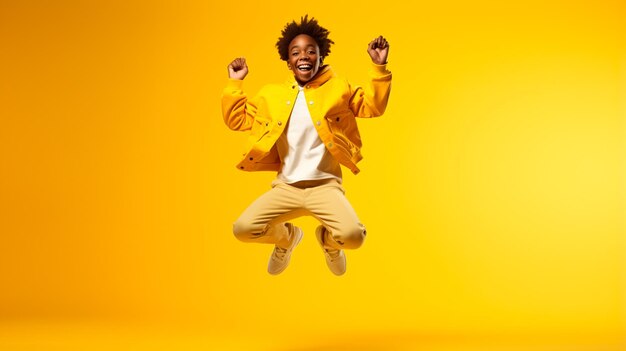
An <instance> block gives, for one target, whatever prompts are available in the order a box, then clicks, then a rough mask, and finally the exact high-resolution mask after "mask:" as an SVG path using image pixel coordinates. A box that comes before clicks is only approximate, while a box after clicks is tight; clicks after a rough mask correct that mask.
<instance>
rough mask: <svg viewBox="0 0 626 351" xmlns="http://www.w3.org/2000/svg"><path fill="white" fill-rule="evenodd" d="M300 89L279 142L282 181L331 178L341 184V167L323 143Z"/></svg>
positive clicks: (302, 91) (302, 90)
mask: <svg viewBox="0 0 626 351" xmlns="http://www.w3.org/2000/svg"><path fill="white" fill-rule="evenodd" d="M298 88H299V92H298V96H297V98H296V102H295V103H294V106H293V110H292V111H291V117H290V118H289V122H288V124H287V127H286V128H285V130H284V131H283V134H282V135H281V136H280V137H279V138H278V141H277V142H276V147H277V148H278V155H279V156H280V159H281V162H282V165H281V169H280V170H279V171H278V178H279V179H281V180H283V181H285V182H286V183H295V182H298V181H301V180H317V179H327V178H335V179H337V180H339V181H340V182H341V166H340V165H339V162H338V161H337V160H336V159H335V158H334V157H333V155H332V154H331V153H330V152H329V151H328V150H327V149H326V146H325V145H324V143H323V142H322V140H321V139H320V137H319V134H318V133H317V130H316V129H315V126H314V125H313V121H312V120H311V114H310V113H309V108H308V107H307V103H306V98H305V97H304V89H303V88H302V87H298Z"/></svg>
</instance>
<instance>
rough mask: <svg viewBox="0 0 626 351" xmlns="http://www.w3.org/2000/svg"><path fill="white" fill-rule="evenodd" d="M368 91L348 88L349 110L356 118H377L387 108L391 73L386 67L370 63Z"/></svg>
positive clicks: (359, 88)
mask: <svg viewBox="0 0 626 351" xmlns="http://www.w3.org/2000/svg"><path fill="white" fill-rule="evenodd" d="M370 77H371V81H370V87H369V89H363V88H361V87H358V86H357V87H350V109H351V110H352V112H353V113H354V115H355V116H356V117H364V118H369V117H379V116H381V115H382V114H383V113H384V112H385V109H386V108H387V100H389V92H390V91H391V72H390V71H388V70H387V65H377V64H374V63H372V66H371V73H370Z"/></svg>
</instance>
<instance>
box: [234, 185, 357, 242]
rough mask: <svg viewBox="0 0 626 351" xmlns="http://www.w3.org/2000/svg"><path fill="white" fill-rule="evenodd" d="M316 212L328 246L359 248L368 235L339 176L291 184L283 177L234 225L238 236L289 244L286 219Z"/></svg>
mask: <svg viewBox="0 0 626 351" xmlns="http://www.w3.org/2000/svg"><path fill="white" fill-rule="evenodd" d="M307 215H309V216H313V217H315V218H317V219H318V220H319V221H320V222H321V223H322V225H323V226H324V234H323V242H324V246H325V247H326V248H333V249H356V248H358V247H359V246H361V244H363V240H364V239H365V234H366V232H365V226H364V225H363V224H361V222H360V221H359V218H358V217H357V215H356V213H355V212H354V209H353V208H352V205H350V203H349V202H348V199H346V196H345V190H344V188H343V186H341V184H340V183H339V182H338V181H337V180H335V179H323V180H316V181H302V182H298V183H294V184H291V185H290V184H287V183H285V182H283V181H281V180H279V179H276V180H274V181H273V182H272V189H271V190H269V191H267V192H266V193H264V194H263V195H261V196H260V197H259V198H257V199H256V200H255V201H254V202H253V203H252V204H251V205H250V206H248V208H247V209H246V210H245V211H244V212H243V213H242V214H241V216H239V218H238V219H237V221H236V222H235V224H234V225H233V233H234V234H235V236H236V237H237V239H239V240H241V241H245V242H257V243H268V244H276V245H278V246H281V247H286V246H287V243H288V242H289V235H290V233H289V231H288V229H287V226H285V222H287V221H288V220H290V219H293V218H296V217H300V216H307Z"/></svg>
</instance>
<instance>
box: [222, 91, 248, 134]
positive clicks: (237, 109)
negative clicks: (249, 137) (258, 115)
mask: <svg viewBox="0 0 626 351" xmlns="http://www.w3.org/2000/svg"><path fill="white" fill-rule="evenodd" d="M253 114H254V106H253V105H252V104H249V103H248V97H247V96H246V94H245V93H244V92H243V80H238V79H229V80H228V83H227V85H226V87H225V88H224V91H223V93H222V117H223V118H224V123H226V125H227V126H228V128H230V129H232V130H238V131H244V130H249V129H250V128H251V127H252V121H253V119H254V118H253V117H252V116H253Z"/></svg>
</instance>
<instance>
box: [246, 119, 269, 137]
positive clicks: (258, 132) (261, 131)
mask: <svg viewBox="0 0 626 351" xmlns="http://www.w3.org/2000/svg"><path fill="white" fill-rule="evenodd" d="M269 131H270V121H269V120H267V119H265V118H259V117H258V116H257V118H255V119H254V124H253V125H252V130H251V131H250V139H252V140H255V141H259V140H261V139H263V137H264V136H265V135H267V133H269Z"/></svg>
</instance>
